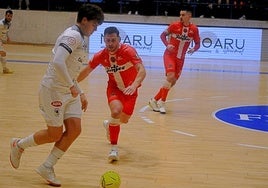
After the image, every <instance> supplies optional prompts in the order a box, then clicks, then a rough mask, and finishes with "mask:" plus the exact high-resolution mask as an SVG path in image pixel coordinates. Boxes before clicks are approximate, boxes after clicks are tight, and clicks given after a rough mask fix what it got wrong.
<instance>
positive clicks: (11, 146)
mask: <svg viewBox="0 0 268 188" xmlns="http://www.w3.org/2000/svg"><path fill="white" fill-rule="evenodd" d="M16 140H17V139H12V140H11V142H10V150H12V148H13V147H14V144H15V142H16ZM9 161H10V164H11V166H12V167H13V168H15V169H18V168H19V166H15V165H14V164H13V163H12V160H11V153H10V154H9Z"/></svg>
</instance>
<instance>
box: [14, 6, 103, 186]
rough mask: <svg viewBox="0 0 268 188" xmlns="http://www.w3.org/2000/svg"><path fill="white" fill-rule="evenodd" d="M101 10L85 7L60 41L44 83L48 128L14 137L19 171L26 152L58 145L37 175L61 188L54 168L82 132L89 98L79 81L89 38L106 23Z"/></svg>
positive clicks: (42, 103) (41, 100)
mask: <svg viewBox="0 0 268 188" xmlns="http://www.w3.org/2000/svg"><path fill="white" fill-rule="evenodd" d="M103 20H104V14H103V11H102V10H101V8H100V7H98V6H96V5H91V4H83V5H82V6H81V8H80V9H79V11H78V15H77V23H76V24H75V25H73V26H72V27H70V28H68V29H66V30H65V31H64V32H63V33H62V34H61V35H60V36H59V37H58V39H57V41H56V44H55V46H54V48H53V50H52V52H53V57H52V60H51V61H50V63H49V65H48V68H47V71H46V73H45V75H44V77H43V79H42V81H41V84H40V91H39V107H40V111H41V114H42V115H43V117H44V119H45V121H46V124H47V127H46V129H44V130H40V131H37V132H35V133H34V134H31V135H29V136H27V137H25V138H12V139H11V143H10V144H11V151H10V162H11V165H12V166H13V167H14V168H15V169H17V168H18V167H19V164H20V158H21V155H22V153H23V151H24V150H25V149H26V148H28V147H31V146H36V145H41V144H45V143H55V144H54V147H53V148H52V150H51V152H50V154H49V156H48V157H47V159H46V160H45V162H44V163H43V164H41V165H40V166H39V167H38V168H37V169H36V172H37V173H38V174H39V175H40V176H42V177H43V178H44V179H45V180H47V181H48V183H49V184H50V185H52V186H61V183H60V181H59V180H58V179H57V178H56V175H55V173H54V168H53V167H54V165H55V164H56V163H57V161H58V159H60V158H61V157H62V156H63V154H64V153H65V152H66V151H67V149H68V148H69V147H70V145H71V144H72V143H73V141H74V140H75V139H76V138H77V137H78V136H79V134H80V132H81V115H82V111H85V110H86V109H87V99H86V96H85V95H84V94H83V92H82V90H81V89H80V87H79V86H78V84H77V82H76V78H77V76H78V74H79V72H80V69H81V66H82V64H83V63H86V62H87V60H88V37H89V36H90V35H91V34H92V33H93V32H94V31H95V30H96V29H97V27H98V26H99V25H100V24H102V22H103Z"/></svg>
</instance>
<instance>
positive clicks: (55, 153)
mask: <svg viewBox="0 0 268 188" xmlns="http://www.w3.org/2000/svg"><path fill="white" fill-rule="evenodd" d="M64 153H65V152H64V151H62V150H60V149H59V148H57V147H55V146H54V147H53V149H52V150H51V152H50V154H49V156H48V157H47V159H46V161H45V162H44V165H45V166H46V167H49V168H50V167H53V166H54V165H55V164H56V163H57V162H58V160H59V159H60V158H61V157H62V156H63V155H64Z"/></svg>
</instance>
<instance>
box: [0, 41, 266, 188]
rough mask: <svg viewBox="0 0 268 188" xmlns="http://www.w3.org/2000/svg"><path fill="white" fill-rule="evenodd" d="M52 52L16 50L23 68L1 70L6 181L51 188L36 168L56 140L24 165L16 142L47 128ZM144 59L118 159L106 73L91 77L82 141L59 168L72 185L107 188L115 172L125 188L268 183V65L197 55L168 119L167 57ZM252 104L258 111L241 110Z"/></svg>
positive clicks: (256, 187)
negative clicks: (109, 135) (159, 103)
mask: <svg viewBox="0 0 268 188" xmlns="http://www.w3.org/2000/svg"><path fill="white" fill-rule="evenodd" d="M51 48H52V46H49V45H46V46H45V45H44V46H40V45H17V44H9V45H7V46H6V50H7V52H8V58H7V59H8V65H9V67H10V68H12V69H13V70H14V71H15V72H14V74H12V75H3V74H2V73H1V74H0V114H1V116H0V133H1V142H0V150H1V152H0V159H1V162H0V165H1V167H0V168H1V175H0V187H3V188H7V187H8V188H13V187H14V188H15V187H16V188H17V187H20V188H41V187H42V188H43V187H44V188H45V187H48V185H47V184H46V182H45V181H44V180H43V179H42V178H41V177H40V176H39V175H38V174H36V173H35V171H34V169H35V168H37V167H38V166H39V165H40V164H41V163H42V162H43V161H44V160H45V159H46V157H47V155H48V153H49V152H50V149H51V148H52V144H46V145H42V146H38V147H32V148H28V149H27V150H26V151H25V152H24V154H23V156H22V159H21V165H20V168H19V169H18V170H14V169H13V168H12V167H11V165H10V163H9V149H10V146H9V141H10V139H11V138H12V137H25V136H27V135H29V134H31V133H33V132H35V131H37V130H39V129H42V128H45V123H44V120H43V118H42V116H41V115H40V113H39V109H38V88H39V83H40V80H41V78H42V76H43V74H44V72H45V70H46V66H47V62H48V61H49V60H50V51H51ZM142 58H143V60H144V65H145V67H146V70H147V76H146V79H145V80H144V82H143V85H142V87H141V88H140V90H139V97H138V101H137V103H136V109H135V111H134V114H133V116H132V118H131V119H130V122H129V123H128V124H127V125H122V128H121V135H120V138H119V157H120V160H119V161H118V162H117V163H114V164H110V163H108V161H107V156H108V152H109V151H110V145H109V143H108V142H107V140H106V135H105V130H104V128H103V126H102V122H103V120H104V119H107V118H109V115H110V114H109V109H108V106H107V104H106V96H105V92H106V82H107V76H106V73H105V72H104V70H103V69H102V67H100V68H97V69H96V70H95V71H94V72H93V73H92V74H91V75H90V76H89V77H88V78H87V79H86V80H84V81H83V82H82V83H81V87H82V88H83V90H84V91H85V93H86V94H87V97H88V101H89V106H88V110H87V111H86V112H85V113H84V114H83V118H82V133H81V135H80V137H79V138H78V139H77V140H76V141H75V142H74V143H73V145H72V146H71V147H70V149H69V150H68V151H67V152H66V154H65V155H64V156H63V157H62V158H61V159H60V160H59V162H58V163H57V165H56V166H55V173H56V175H57V177H58V179H60V181H61V182H62V187H64V188H98V187H99V180H100V176H101V175H102V174H103V173H104V172H105V171H108V170H114V171H116V172H118V173H119V174H120V176H121V181H122V184H121V188H237V187H241V188H267V187H268V139H267V127H268V110H267V108H268V107H267V105H268V62H256V61H238V60H235V61H233V60H222V59H191V58H189V57H187V59H186V61H185V66H184V69H183V73H182V75H181V78H180V79H179V81H178V82H177V84H176V86H174V87H173V88H172V90H171V92H170V93H169V95H168V100H167V103H166V110H167V114H165V115H163V114H159V113H157V112H153V111H152V110H151V109H150V108H149V107H148V101H149V100H150V98H151V97H153V96H154V94H155V93H156V92H157V91H158V89H159V87H160V86H161V85H162V83H163V81H164V79H165V75H164V69H163V67H162V66H161V62H162V58H161V57H149V56H146V57H142ZM245 106H246V107H249V108H247V109H251V108H250V107H255V108H254V109H255V110H256V109H257V112H256V111H253V112H250V111H249V112H248V111H246V112H245V111H240V108H242V110H244V109H243V107H245ZM258 107H260V108H258ZM229 109H231V112H230V113H229V111H228V110H229ZM258 109H260V111H258ZM225 110H227V111H225ZM236 110H237V111H236ZM217 115H219V116H217ZM231 115H234V117H235V118H234V119H233V121H232V117H231ZM243 123H244V124H243Z"/></svg>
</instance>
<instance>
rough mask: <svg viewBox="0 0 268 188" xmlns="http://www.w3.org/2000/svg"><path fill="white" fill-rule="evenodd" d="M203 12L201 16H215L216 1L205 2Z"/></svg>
mask: <svg viewBox="0 0 268 188" xmlns="http://www.w3.org/2000/svg"><path fill="white" fill-rule="evenodd" d="M204 5H205V7H204V8H203V13H202V15H201V16H200V18H215V7H214V6H215V5H216V3H215V2H214V1H212V0H210V1H206V2H205V3H204Z"/></svg>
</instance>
